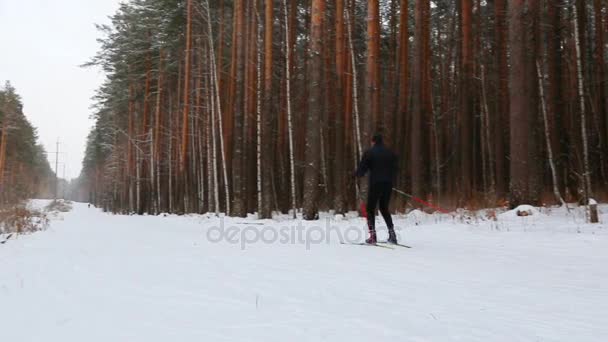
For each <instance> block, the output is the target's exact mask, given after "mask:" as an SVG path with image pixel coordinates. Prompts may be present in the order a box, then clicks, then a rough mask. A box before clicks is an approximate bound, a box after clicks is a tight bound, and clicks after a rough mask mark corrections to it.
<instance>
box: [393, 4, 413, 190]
mask: <svg viewBox="0 0 608 342" xmlns="http://www.w3.org/2000/svg"><path fill="white" fill-rule="evenodd" d="M408 19H409V13H408V0H401V13H400V19H399V63H398V70H399V99H398V109H397V120H396V122H395V130H396V131H395V135H394V137H395V141H394V143H395V146H396V147H397V148H398V149H399V152H401V155H400V159H401V165H402V166H405V165H407V164H406V161H407V158H406V156H407V154H408V153H407V147H406V146H407V145H408V144H406V137H407V129H406V127H407V119H408V105H409V98H410V97H409V41H410V36H409V27H408V22H409V20H408ZM402 174H404V175H405V174H406V173H405V172H403V171H402ZM403 183H405V182H403Z"/></svg>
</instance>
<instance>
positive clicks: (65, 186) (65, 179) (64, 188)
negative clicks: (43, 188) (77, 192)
mask: <svg viewBox="0 0 608 342" xmlns="http://www.w3.org/2000/svg"><path fill="white" fill-rule="evenodd" d="M65 164H66V162H65V161H64V162H63V179H64V181H65V185H64V186H63V189H62V190H63V195H62V197H63V199H64V200H65V199H66V198H65V192H66V190H67V189H66V188H67V178H65Z"/></svg>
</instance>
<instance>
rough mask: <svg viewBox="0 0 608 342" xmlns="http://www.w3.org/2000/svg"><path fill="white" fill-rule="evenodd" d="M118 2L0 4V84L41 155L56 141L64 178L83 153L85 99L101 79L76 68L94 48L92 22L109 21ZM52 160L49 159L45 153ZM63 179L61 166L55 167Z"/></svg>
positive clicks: (24, 0) (3, 0)
mask: <svg viewBox="0 0 608 342" xmlns="http://www.w3.org/2000/svg"><path fill="white" fill-rule="evenodd" d="M118 4H119V0H54V1H50V0H0V82H1V84H2V85H4V83H5V81H6V80H10V81H11V83H12V84H13V86H14V87H15V88H16V90H17V93H18V94H19V95H21V97H22V100H23V104H24V112H25V115H26V116H27V118H28V119H29V120H30V122H31V123H32V124H33V125H34V126H35V127H37V128H38V135H39V141H40V142H41V143H42V144H43V145H44V147H45V148H46V150H47V152H52V151H55V143H56V141H57V138H59V140H60V143H61V146H60V150H61V151H63V152H66V153H64V154H61V155H60V161H61V162H65V165H66V167H65V170H66V178H74V177H77V176H78V174H79V173H80V169H81V162H82V158H83V155H84V149H85V141H86V136H87V134H88V132H89V129H90V127H91V126H92V124H93V121H92V120H90V119H89V117H90V114H91V110H90V108H89V107H90V106H91V104H92V101H91V97H92V96H93V95H94V91H95V89H96V88H97V87H98V86H99V85H100V84H101V82H102V81H103V75H102V74H101V73H100V72H99V71H98V70H96V69H83V68H80V67H79V65H81V64H83V63H84V62H86V61H88V60H89V58H90V57H92V56H93V55H94V54H95V52H96V51H97V49H98V46H99V45H98V44H97V41H96V38H98V37H99V36H100V35H99V33H98V32H97V30H96V29H95V25H94V24H95V23H109V19H108V16H109V15H111V14H113V13H114V11H116V9H117V8H118ZM49 159H52V160H53V164H52V166H53V167H54V155H52V154H49ZM59 175H60V176H62V175H63V164H60V166H59Z"/></svg>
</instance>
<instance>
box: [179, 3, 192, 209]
mask: <svg viewBox="0 0 608 342" xmlns="http://www.w3.org/2000/svg"><path fill="white" fill-rule="evenodd" d="M184 55H185V56H184V90H183V92H184V93H183V95H184V102H183V107H184V111H183V114H182V136H181V154H180V158H181V159H180V164H179V165H180V166H179V171H180V172H179V174H180V177H181V182H180V188H181V191H179V192H180V195H179V196H180V197H179V198H180V200H183V201H184V210H186V209H187V208H186V207H187V197H188V196H187V193H188V143H189V136H188V135H189V133H190V126H189V123H190V82H191V76H190V75H191V68H192V67H191V60H192V0H187V14H186V50H185V51H184Z"/></svg>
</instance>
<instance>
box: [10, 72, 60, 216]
mask: <svg viewBox="0 0 608 342" xmlns="http://www.w3.org/2000/svg"><path fill="white" fill-rule="evenodd" d="M54 184H55V173H54V172H53V171H52V170H51V167H50V165H49V163H48V161H47V155H46V152H45V150H44V147H43V146H42V145H40V144H39V143H38V136H37V133H36V129H35V128H34V127H33V126H32V125H31V124H30V122H29V121H28V120H27V118H26V117H25V115H24V113H23V104H22V102H21V98H20V96H19V95H18V94H17V92H16V90H15V88H14V87H13V86H12V85H11V83H10V82H6V84H5V85H4V87H0V210H2V209H4V208H8V207H11V206H13V205H15V204H19V203H20V202H21V201H24V200H28V199H30V198H42V197H46V198H49V197H51V196H53V195H52V193H53V186H54ZM0 221H2V217H0ZM0 223H1V222H0Z"/></svg>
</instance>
